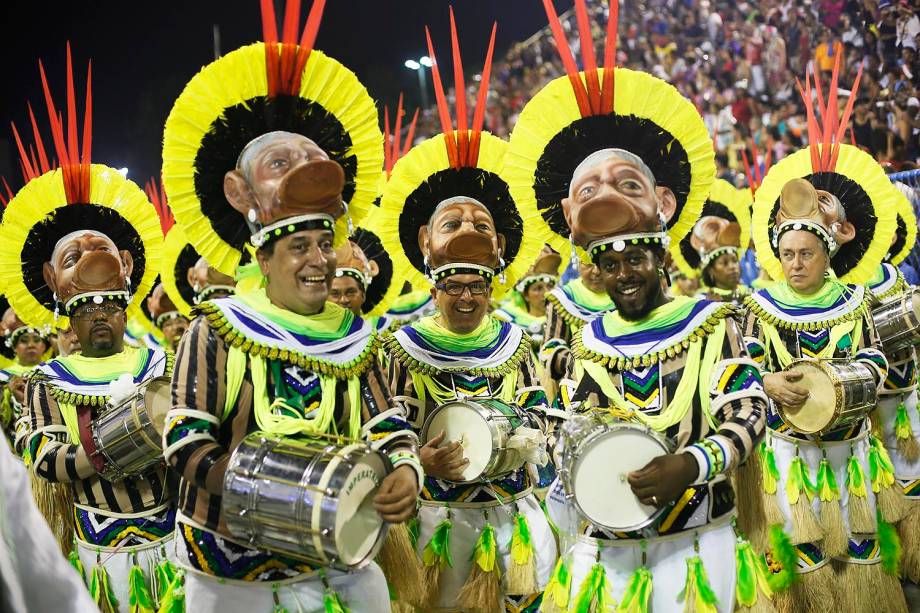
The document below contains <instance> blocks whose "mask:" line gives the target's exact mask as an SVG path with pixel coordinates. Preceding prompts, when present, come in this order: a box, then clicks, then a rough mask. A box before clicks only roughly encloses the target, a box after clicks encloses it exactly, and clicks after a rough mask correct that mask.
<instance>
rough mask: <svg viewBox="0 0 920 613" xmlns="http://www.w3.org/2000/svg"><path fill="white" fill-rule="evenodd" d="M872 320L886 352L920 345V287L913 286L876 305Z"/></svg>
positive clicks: (889, 352)
mask: <svg viewBox="0 0 920 613" xmlns="http://www.w3.org/2000/svg"><path fill="white" fill-rule="evenodd" d="M872 320H873V321H874V322H875V329H876V331H877V332H878V336H879V339H881V341H882V346H883V347H884V348H885V353H887V354H889V355H890V354H894V353H896V352H898V351H899V350H902V349H908V348H910V347H913V346H915V345H920V288H916V287H914V288H911V289H909V290H907V291H906V292H904V293H903V294H901V295H899V296H893V297H892V298H890V299H888V300H886V301H885V302H882V303H881V304H879V305H876V306H875V308H873V309H872Z"/></svg>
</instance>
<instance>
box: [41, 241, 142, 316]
mask: <svg viewBox="0 0 920 613" xmlns="http://www.w3.org/2000/svg"><path fill="white" fill-rule="evenodd" d="M133 267H134V260H133V258H132V257H131V253H130V252H128V251H125V250H122V251H119V250H118V249H117V248H116V247H115V243H114V242H113V241H112V239H110V238H109V237H108V236H106V235H105V234H102V233H101V232H95V231H93V230H78V231H76V232H71V233H70V234H68V235H66V236H64V237H63V238H61V240H59V241H58V243H57V245H55V247H54V251H53V252H52V254H51V261H50V262H45V264H44V266H43V267H42V275H43V277H44V279H45V282H46V283H47V284H48V287H50V288H51V290H52V291H53V292H54V293H55V295H57V299H58V301H59V302H62V303H63V304H64V311H65V313H69V312H70V309H71V307H72V306H73V305H74V304H75V302H76V299H77V298H80V297H81V296H102V295H106V294H119V293H124V295H125V297H127V294H128V292H129V291H130V288H129V287H128V278H129V277H130V275H131V271H132V270H133ZM125 302H127V300H125Z"/></svg>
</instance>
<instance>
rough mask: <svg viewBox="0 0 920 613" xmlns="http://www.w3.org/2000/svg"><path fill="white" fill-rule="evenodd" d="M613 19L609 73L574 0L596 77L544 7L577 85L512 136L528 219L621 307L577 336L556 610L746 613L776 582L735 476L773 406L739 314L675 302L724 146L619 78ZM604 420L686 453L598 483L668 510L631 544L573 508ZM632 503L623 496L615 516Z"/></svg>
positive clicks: (667, 97) (547, 598)
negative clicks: (747, 534) (745, 537)
mask: <svg viewBox="0 0 920 613" xmlns="http://www.w3.org/2000/svg"><path fill="white" fill-rule="evenodd" d="M616 6H617V5H616V3H613V4H612V5H611V15H610V24H611V25H610V27H609V29H608V34H607V54H606V56H605V57H606V58H607V59H606V60H605V63H604V66H603V68H595V64H594V60H593V43H592V40H591V33H590V29H589V25H588V19H587V9H586V6H585V3H584V2H583V0H579V1H578V2H576V5H575V10H576V15H578V16H579V24H580V26H581V27H580V28H579V33H580V38H581V46H582V57H585V58H587V59H586V60H585V63H586V65H587V66H588V67H589V68H588V69H586V70H585V71H583V72H577V66H576V64H575V61H574V59H573V57H572V55H571V51H570V49H569V46H568V42H567V39H566V36H565V34H564V33H563V30H562V26H561V24H560V23H559V19H558V17H557V16H556V14H555V11H554V10H553V8H552V4H550V3H548V4H547V5H546V8H547V13H548V16H549V19H550V26H551V29H552V32H553V34H554V39H555V42H556V46H557V49H558V50H559V52H560V55H561V56H562V59H563V64H564V65H565V66H566V67H567V71H568V73H569V76H567V77H561V78H558V79H556V80H554V81H552V82H550V83H549V84H548V85H547V86H546V87H545V88H544V89H543V90H541V91H540V92H539V93H537V95H536V96H534V98H533V99H532V100H531V101H530V102H528V103H527V104H526V105H525V107H524V109H523V111H522V112H521V116H520V118H519V119H518V123H517V124H516V126H515V128H514V131H513V133H512V136H511V153H510V156H509V161H508V166H509V168H513V169H514V175H513V176H512V180H513V181H514V182H513V183H512V185H513V191H512V193H513V194H516V195H517V196H518V198H519V199H520V200H522V202H523V203H524V205H525V206H526V205H527V204H528V203H535V204H536V206H537V207H538V209H539V210H540V211H541V213H542V218H543V219H544V220H549V219H559V218H561V219H564V220H565V221H566V224H567V226H568V229H567V232H569V233H570V236H571V238H572V240H573V242H574V244H575V246H576V247H577V248H579V249H580V250H581V249H583V250H584V253H586V254H587V256H588V257H590V258H591V261H592V263H593V264H594V265H596V266H597V267H598V269H599V270H600V274H601V277H602V279H603V282H604V286H605V288H606V290H607V292H608V294H609V296H610V297H611V299H612V301H613V302H614V304H615V306H616V309H615V310H613V311H609V312H607V313H605V314H603V315H602V316H601V317H598V318H595V319H593V320H592V321H589V322H587V323H586V324H585V325H584V326H583V327H582V328H581V330H580V331H579V332H577V333H576V334H575V336H574V337H573V339H572V344H571V349H572V355H573V358H574V359H575V360H576V366H577V367H578V368H579V370H580V371H581V372H582V373H583V374H581V376H579V377H578V379H579V380H578V386H577V388H576V391H575V393H574V396H573V405H574V408H575V409H576V410H577V411H578V412H579V413H581V414H582V415H580V416H577V417H573V418H572V419H570V420H569V422H568V423H567V424H566V425H565V426H563V433H562V434H561V439H562V440H561V444H560V447H561V449H559V450H557V455H558V456H559V457H560V459H561V462H562V464H559V461H557V468H558V469H559V471H560V475H562V474H563V472H565V473H566V474H567V475H568V477H562V476H561V477H560V478H559V480H557V482H556V483H555V484H554V485H553V487H552V488H551V490H550V493H549V495H548V496H547V500H546V504H547V510H548V513H549V515H550V517H551V519H552V520H553V522H554V524H555V525H556V526H557V528H558V532H559V538H560V546H561V551H560V560H559V563H558V565H557V568H556V570H555V572H554V575H553V579H552V580H551V582H550V585H549V586H548V587H547V589H546V592H545V594H544V602H543V610H544V611H547V610H548V611H572V610H575V611H582V610H585V611H587V610H604V611H606V610H611V609H612V608H613V607H614V606H615V605H614V603H615V602H619V608H620V610H627V611H649V610H653V611H673V610H678V609H686V610H696V611H702V610H705V611H715V610H719V611H732V610H733V609H734V606H735V604H736V599H737V601H738V604H739V605H740V606H747V607H750V606H753V605H754V604H755V603H756V602H758V601H760V600H761V599H764V598H766V596H765V594H764V593H763V592H762V591H761V590H758V586H757V583H758V581H757V577H758V576H765V575H766V568H765V566H763V563H762V561H761V562H760V563H759V564H758V563H757V559H756V556H754V553H753V551H752V550H751V547H750V544H749V543H747V542H746V541H742V540H740V539H737V538H736V534H735V532H734V529H733V525H732V520H733V516H734V497H733V493H732V486H731V482H730V480H729V479H728V478H727V476H728V474H729V473H730V472H731V471H732V470H733V469H734V468H736V467H737V466H738V465H739V464H740V463H741V462H742V461H744V460H745V458H746V457H747V456H748V454H749V453H750V452H751V450H752V449H753V447H754V445H755V444H756V443H757V442H758V440H759V439H760V437H761V436H762V432H763V415H764V412H765V409H766V397H765V395H764V393H763V389H762V385H761V378H760V374H759V372H758V370H757V367H756V365H755V364H754V363H753V361H751V360H750V359H748V358H747V356H746V354H745V351H744V345H743V342H742V337H741V333H740V328H739V327H738V325H737V323H736V322H735V321H734V319H733V318H732V314H733V312H734V308H733V307H732V305H730V304H725V303H721V302H710V301H707V300H700V299H697V298H690V297H681V298H672V297H670V295H669V294H668V292H667V291H666V285H667V284H666V265H667V257H666V252H667V248H668V242H669V240H671V239H673V240H675V241H676V240H679V239H681V238H683V237H684V235H686V234H687V232H688V231H690V230H691V229H692V227H693V225H694V223H695V222H696V220H697V218H698V217H699V214H700V211H701V209H702V207H703V203H704V201H705V200H706V196H707V194H708V191H709V186H710V184H711V182H712V177H713V176H714V169H715V164H714V156H713V150H712V144H711V141H710V139H709V136H708V133H707V130H706V128H705V126H704V124H703V121H702V118H701V117H700V116H699V114H698V113H697V112H696V110H695V109H694V107H693V105H692V104H691V103H690V102H689V101H688V100H687V99H685V98H683V97H682V96H681V95H680V94H679V93H678V92H677V90H676V89H674V88H673V87H672V86H670V85H668V84H667V83H665V82H663V81H660V80H658V79H656V78H654V77H652V76H650V75H647V74H644V73H641V72H634V71H631V70H627V69H624V68H619V67H614V66H613V59H612V58H613V57H614V56H613V54H611V53H610V51H611V47H610V46H611V45H613V44H614V43H615V40H616V21H617V12H616ZM614 79H615V83H616V85H615V91H616V97H615V98H611V97H610V95H609V94H610V92H611V91H613V80H614ZM582 102H583V103H584V104H582ZM536 134H539V135H540V139H539V140H538V139H536V138H534V137H533V135H536ZM561 152H564V154H562V153H561ZM550 195H553V196H552V197H551V196H550ZM560 195H561V197H560ZM547 223H548V222H547ZM550 228H552V226H551V225H550ZM594 423H596V424H598V425H599V426H600V427H604V428H618V427H621V426H623V425H629V424H637V425H638V427H639V428H640V430H642V431H649V432H652V433H650V434H648V435H647V436H648V437H650V438H651V439H654V440H660V441H664V443H663V444H664V445H665V446H666V447H668V448H670V449H673V452H671V453H667V454H665V455H659V456H658V457H656V458H654V459H653V460H652V461H651V462H649V463H648V464H647V465H645V466H643V467H641V468H640V469H639V470H636V471H633V472H629V473H620V472H619V471H618V470H617V468H616V465H615V461H616V455H614V464H613V465H605V466H604V467H603V470H604V471H607V472H604V473H603V474H598V475H596V476H594V480H592V481H590V483H591V484H592V485H595V484H596V489H595V490H594V493H595V495H597V492H600V491H606V490H607V488H608V487H612V486H613V485H614V483H615V480H617V475H618V474H620V475H621V476H620V478H621V479H624V478H628V484H629V486H630V488H631V493H632V494H631V495H634V496H635V497H636V498H637V499H638V502H640V503H641V504H642V505H647V507H645V508H646V510H647V511H648V510H649V509H650V510H651V511H657V510H660V511H659V513H660V514H659V513H651V514H650V515H649V519H648V520H647V521H645V522H642V525H640V526H639V527H638V528H635V529H634V530H628V531H616V530H611V529H609V528H604V527H603V526H601V525H598V524H597V523H596V522H592V521H590V520H588V519H587V516H586V515H585V514H584V513H583V512H582V511H581V510H579V509H581V507H577V506H575V504H573V500H571V499H569V497H568V496H569V495H574V496H575V497H576V500H577V495H578V494H577V492H576V491H575V490H574V489H573V487H574V485H573V484H574V478H575V475H574V473H573V472H572V470H573V468H572V467H573V464H569V463H567V460H566V459H565V458H566V457H567V456H568V457H571V458H573V459H574V458H577V457H578V456H579V454H580V451H579V448H578V444H579V443H580V441H581V440H582V439H583V438H584V436H579V435H578V433H579V432H580V433H581V435H586V431H584V430H581V428H582V427H583V425H584V424H594ZM573 427H574V428H575V429H574V430H573V429H572V428H573ZM592 427H593V426H592ZM567 432H574V433H575V435H574V436H569V435H567ZM617 453H618V454H623V453H624V450H617ZM620 461H627V462H628V461H629V460H628V459H627V458H620ZM582 478H583V477H582ZM604 478H607V479H609V480H610V482H609V484H608V485H607V486H606V487H605V483H604ZM627 495H629V493H628V492H627ZM625 503H626V501H625V500H621V501H618V500H614V499H611V500H610V501H609V504H608V505H605V508H608V509H609V510H613V509H616V508H617V505H618V504H625ZM736 556H737V560H738V562H736ZM736 572H737V577H738V580H737V581H736ZM759 592H760V593H759Z"/></svg>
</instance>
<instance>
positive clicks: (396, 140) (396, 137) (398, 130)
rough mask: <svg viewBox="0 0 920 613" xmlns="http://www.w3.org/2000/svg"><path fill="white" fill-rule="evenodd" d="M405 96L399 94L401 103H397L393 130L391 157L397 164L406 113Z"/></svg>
mask: <svg viewBox="0 0 920 613" xmlns="http://www.w3.org/2000/svg"><path fill="white" fill-rule="evenodd" d="M402 104H403V95H402V92H400V93H399V102H397V103H396V127H395V128H394V129H393V148H392V150H391V151H390V155H392V156H393V163H394V164H395V163H396V159H397V156H399V149H400V148H399V145H400V137H401V136H402V116H403V114H404V113H405V111H403V106H402Z"/></svg>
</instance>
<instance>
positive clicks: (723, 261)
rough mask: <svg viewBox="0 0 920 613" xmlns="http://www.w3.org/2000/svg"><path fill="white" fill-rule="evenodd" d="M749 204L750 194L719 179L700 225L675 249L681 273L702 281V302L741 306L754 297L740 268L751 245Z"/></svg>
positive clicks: (707, 200) (714, 184) (672, 254)
mask: <svg viewBox="0 0 920 613" xmlns="http://www.w3.org/2000/svg"><path fill="white" fill-rule="evenodd" d="M749 200H750V198H749V197H746V191H742V190H739V189H736V188H735V187H734V186H733V185H731V184H730V183H729V182H728V181H725V180H724V179H716V180H715V181H714V182H713V184H712V189H711V190H710V192H709V198H707V199H706V203H705V204H704V205H703V213H702V216H701V217H700V219H699V221H697V222H696V224H694V226H693V230H692V231H691V232H690V234H689V235H687V236H686V237H684V238H683V239H682V240H681V241H680V242H679V243H677V244H676V245H675V246H672V247H671V257H672V258H673V259H674V261H675V262H677V265H678V267H679V268H680V269H681V271H682V272H684V274H686V275H688V276H697V277H699V278H700V279H701V280H702V282H703V283H702V285H703V287H702V288H700V292H699V293H700V297H701V298H707V299H709V300H714V301H722V302H733V303H735V304H740V303H741V302H742V301H743V300H744V297H745V296H747V295H748V294H750V290H749V289H748V288H747V287H746V286H744V285H742V284H741V267H740V265H739V262H740V260H741V258H742V257H743V255H744V252H745V251H746V250H747V245H748V244H750V242H751V214H750V202H749Z"/></svg>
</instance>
